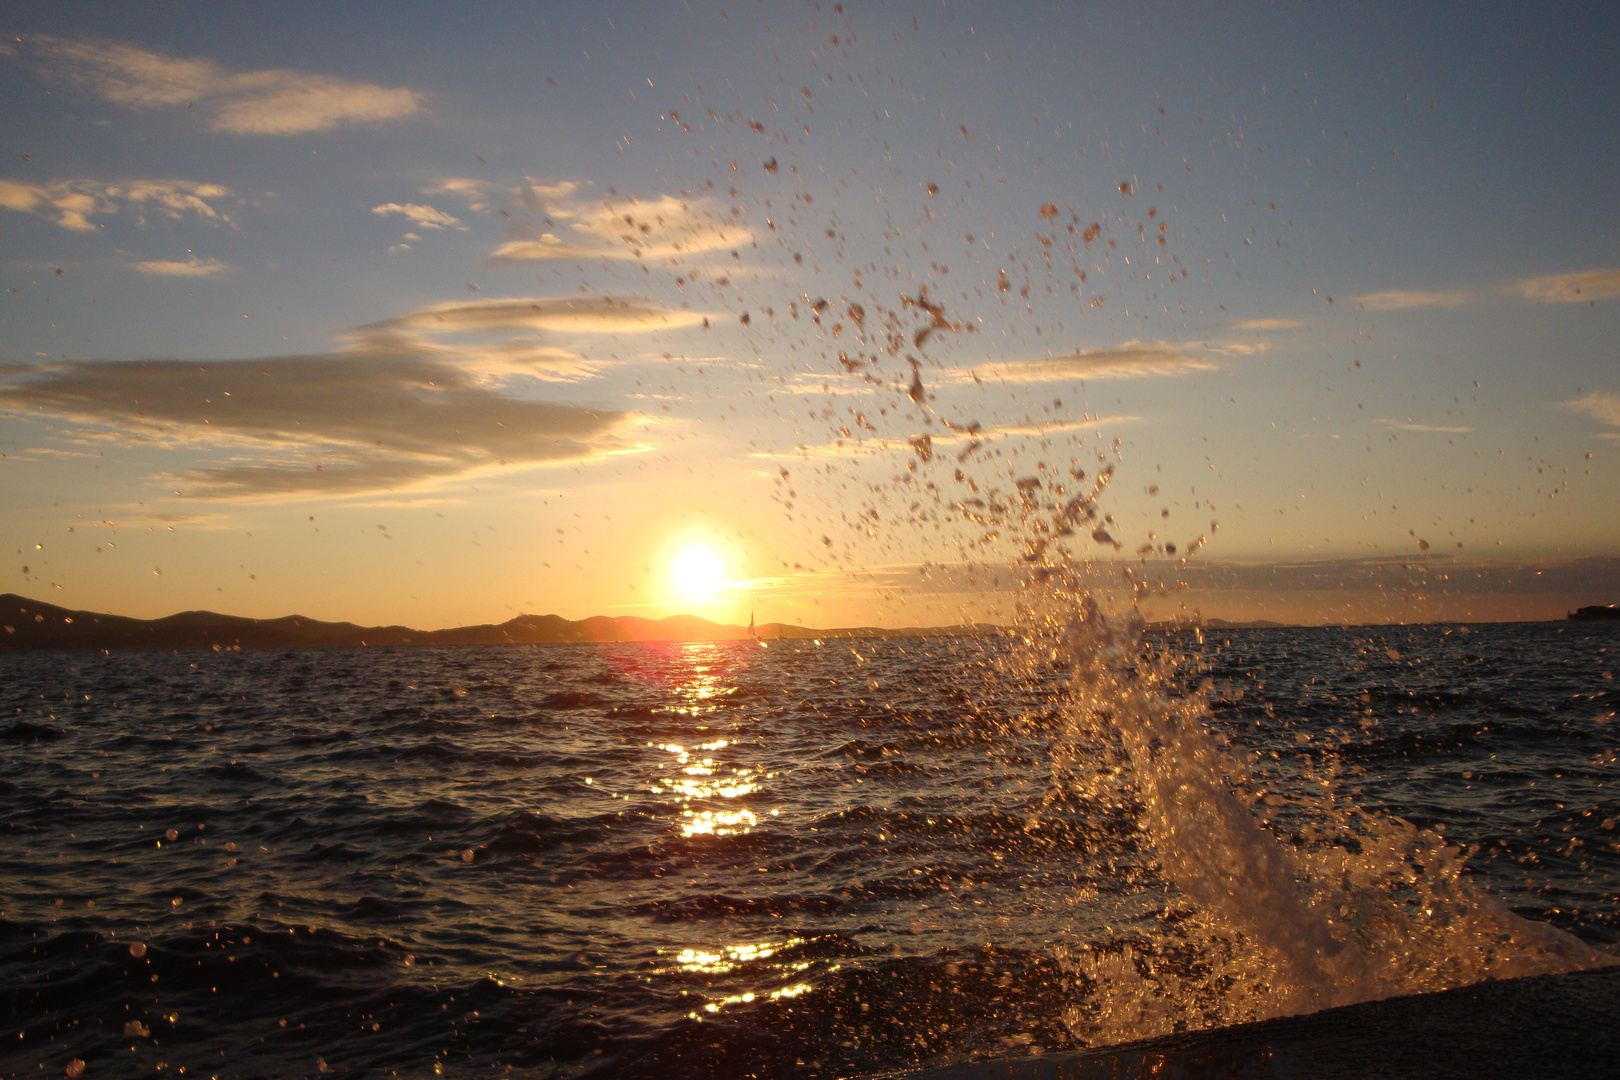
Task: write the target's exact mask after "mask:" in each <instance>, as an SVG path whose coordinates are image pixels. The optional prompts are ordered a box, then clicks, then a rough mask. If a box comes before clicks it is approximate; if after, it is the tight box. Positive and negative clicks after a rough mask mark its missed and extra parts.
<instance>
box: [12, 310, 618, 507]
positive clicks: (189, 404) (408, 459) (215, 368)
mask: <svg viewBox="0 0 1620 1080" xmlns="http://www.w3.org/2000/svg"><path fill="white" fill-rule="evenodd" d="M510 366H512V367H514V368H518V369H522V368H527V367H532V364H531V363H525V362H524V361H523V360H522V359H521V358H520V359H518V360H515V361H513V362H512V364H511V365H510ZM491 374H492V373H491V372H490V371H489V370H487V369H483V368H480V367H479V365H477V364H476V363H474V364H468V365H462V364H457V363H453V362H449V361H447V360H446V359H444V358H442V357H441V356H439V355H436V354H435V353H433V352H432V351H431V350H425V349H422V348H418V347H417V346H416V344H415V343H414V342H412V341H411V340H410V339H409V338H406V337H397V338H394V339H391V340H384V339H379V338H376V337H371V338H365V339H363V340H362V341H361V342H360V343H359V344H357V345H356V346H354V347H351V348H350V349H347V350H340V351H336V352H331V353H320V354H315V355H309V356H281V357H270V358H265V359H259V360H227V361H217V362H212V363H202V364H199V363H197V362H196V361H179V360H149V361H115V362H100V363H98V362H91V361H69V362H62V363H56V364H40V365H9V366H8V367H7V369H6V370H5V371H4V372H3V373H0V411H5V412H12V413H17V414H22V415H30V414H37V413H41V412H43V413H48V414H51V415H54V416H57V417H61V418H66V419H69V420H72V421H76V422H78V423H82V424H89V425H97V426H99V427H101V428H103V429H110V431H111V432H112V433H114V434H116V435H119V436H121V437H124V438H128V439H131V440H134V441H140V442H145V443H147V444H152V443H162V444H167V445H168V446H169V447H171V448H180V447H188V446H189V447H192V448H194V450H193V452H196V451H198V450H202V449H203V448H212V449H214V450H217V451H221V452H223V454H224V455H225V456H224V458H223V460H216V461H213V462H209V463H206V464H202V465H200V466H198V467H196V468H192V469H189V470H186V471H183V472H180V473H178V474H175V475H173V476H170V477H169V478H168V481H169V482H170V484H171V486H173V487H175V488H178V489H179V490H180V491H181V492H182V493H183V494H184V495H186V496H188V497H195V498H205V499H236V498H265V497H277V496H311V495H349V494H356V493H362V492H376V491H383V490H393V489H397V488H402V487H410V486H417V485H421V484H424V483H429V482H433V481H445V480H449V479H452V478H454V477H457V476H463V475H467V474H470V473H474V472H479V471H485V470H490V469H498V468H502V467H506V468H512V467H521V466H532V465H540V464H547V463H556V462H573V461H584V460H590V459H593V458H599V457H603V456H607V455H612V454H621V453H629V452H634V451H636V450H638V449H640V447H639V446H637V445H636V444H635V443H633V442H629V441H627V439H626V437H625V435H626V431H625V429H626V428H628V427H629V426H630V425H631V424H633V423H634V422H635V421H636V419H637V418H636V417H634V416H633V415H631V414H628V413H624V412H617V411H611V410H603V409H590V408H584V407H580V406H575V405H563V404H555V403H552V402H546V401H533V400H524V399H520V398H516V397H513V396H510V395H509V394H507V393H504V392H502V390H501V388H500V386H499V385H498V383H497V382H496V381H495V380H493V379H492V378H491Z"/></svg>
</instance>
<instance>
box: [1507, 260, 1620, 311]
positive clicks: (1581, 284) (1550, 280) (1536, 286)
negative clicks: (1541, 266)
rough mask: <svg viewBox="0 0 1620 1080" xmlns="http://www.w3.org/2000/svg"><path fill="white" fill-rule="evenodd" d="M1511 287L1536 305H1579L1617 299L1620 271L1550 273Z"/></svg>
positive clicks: (1619, 291) (1613, 269)
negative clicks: (1593, 301)
mask: <svg viewBox="0 0 1620 1080" xmlns="http://www.w3.org/2000/svg"><path fill="white" fill-rule="evenodd" d="M1513 288H1514V289H1515V290H1517V291H1518V292H1519V294H1520V295H1522V296H1523V297H1524V298H1525V299H1526V300H1533V301H1535V302H1536V303H1538V304H1579V303H1584V302H1586V301H1589V300H1612V299H1614V298H1615V297H1617V296H1620V269H1615V268H1612V267H1611V268H1608V269H1603V270H1581V271H1578V272H1576V273H1573V274H1551V275H1548V276H1546V277H1533V278H1526V279H1525V280H1523V281H1520V282H1517V283H1515V284H1514V286H1513Z"/></svg>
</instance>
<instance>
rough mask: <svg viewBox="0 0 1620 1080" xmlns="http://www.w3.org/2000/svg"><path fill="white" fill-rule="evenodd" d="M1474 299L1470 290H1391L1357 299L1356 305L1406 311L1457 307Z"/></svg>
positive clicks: (1377, 309)
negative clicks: (1421, 308)
mask: <svg viewBox="0 0 1620 1080" xmlns="http://www.w3.org/2000/svg"><path fill="white" fill-rule="evenodd" d="M1473 299H1474V293H1473V292H1472V291H1470V290H1468V289H1455V290H1452V291H1450V292H1417V291H1412V290H1403V289H1391V290H1389V291H1388V292H1375V293H1368V294H1367V295H1365V296H1358V297H1356V303H1358V304H1360V305H1361V306H1362V307H1364V308H1366V309H1368V310H1369V311H1405V310H1406V309H1408V308H1420V307H1456V306H1458V305H1459V304H1466V303H1469V302H1471V301H1472V300H1473Z"/></svg>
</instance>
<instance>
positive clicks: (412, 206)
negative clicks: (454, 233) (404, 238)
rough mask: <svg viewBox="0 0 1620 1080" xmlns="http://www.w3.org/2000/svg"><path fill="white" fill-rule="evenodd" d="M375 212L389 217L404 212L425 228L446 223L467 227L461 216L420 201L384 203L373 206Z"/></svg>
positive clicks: (436, 226)
mask: <svg viewBox="0 0 1620 1080" xmlns="http://www.w3.org/2000/svg"><path fill="white" fill-rule="evenodd" d="M371 212H372V213H373V214H377V215H379V216H381V217H387V216H388V215H389V214H403V215H405V216H406V217H407V218H409V219H410V220H411V223H412V224H413V225H419V226H421V227H422V228H424V229H442V228H444V227H445V226H446V225H454V226H455V227H456V228H458V229H466V226H465V225H463V224H462V223H461V219H460V218H456V217H451V216H450V215H449V214H446V213H445V212H444V211H442V210H435V209H433V207H431V206H423V205H421V204H420V203H404V204H403V205H402V204H400V203H393V202H391V203H383V204H382V205H381V206H373V207H372V208H371Z"/></svg>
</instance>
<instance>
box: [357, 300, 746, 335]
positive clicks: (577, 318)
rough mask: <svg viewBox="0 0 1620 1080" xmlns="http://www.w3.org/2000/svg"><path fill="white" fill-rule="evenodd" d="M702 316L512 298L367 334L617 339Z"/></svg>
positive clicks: (642, 306) (642, 303) (627, 303)
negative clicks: (551, 333) (549, 333)
mask: <svg viewBox="0 0 1620 1080" xmlns="http://www.w3.org/2000/svg"><path fill="white" fill-rule="evenodd" d="M718 317H719V316H706V315H704V314H703V313H702V312H697V311H682V310H678V309H675V308H666V307H662V306H660V305H658V304H655V303H653V302H652V301H650V300H641V299H636V298H621V297H612V296H604V297H601V298H599V299H581V300H571V299H567V298H563V297H515V298H513V299H510V300H478V301H460V302H452V303H448V304H439V305H437V306H435V307H430V308H423V309H422V310H420V311H413V312H411V313H409V314H407V315H400V316H398V317H396V318H392V319H385V320H383V321H382V322H378V323H373V324H372V325H371V326H368V327H364V328H363V329H366V330H394V329H401V330H429V331H444V332H454V331H490V330H561V331H573V332H584V333H599V334H606V333H616V332H625V331H641V330H671V329H678V328H680V327H683V326H694V325H696V324H697V323H700V322H704V321H706V320H707V319H709V318H718Z"/></svg>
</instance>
